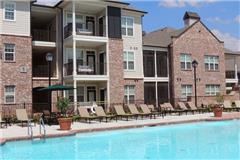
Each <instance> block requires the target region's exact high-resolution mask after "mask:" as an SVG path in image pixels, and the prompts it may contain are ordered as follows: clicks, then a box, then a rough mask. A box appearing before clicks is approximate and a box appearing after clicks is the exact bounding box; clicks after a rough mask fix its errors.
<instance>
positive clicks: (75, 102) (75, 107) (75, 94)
mask: <svg viewBox="0 0 240 160" xmlns="http://www.w3.org/2000/svg"><path fill="white" fill-rule="evenodd" d="M73 87H74V90H73V102H74V112H75V113H76V112H77V81H76V80H73Z"/></svg>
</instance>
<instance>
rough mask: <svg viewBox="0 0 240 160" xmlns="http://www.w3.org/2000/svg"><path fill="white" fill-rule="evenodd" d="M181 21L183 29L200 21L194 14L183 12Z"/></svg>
mask: <svg viewBox="0 0 240 160" xmlns="http://www.w3.org/2000/svg"><path fill="white" fill-rule="evenodd" d="M183 20H184V25H185V27H189V26H191V25H192V24H193V23H195V22H196V21H198V20H200V17H199V15H198V14H197V13H195V12H185V14H184V16H183Z"/></svg>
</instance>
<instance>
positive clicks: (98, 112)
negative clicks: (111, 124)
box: [94, 106, 117, 122]
mask: <svg viewBox="0 0 240 160" xmlns="http://www.w3.org/2000/svg"><path fill="white" fill-rule="evenodd" d="M94 109H95V112H96V115H97V116H98V117H102V118H105V119H106V122H107V121H108V119H109V120H111V119H113V118H116V116H115V115H107V114H106V113H105V111H104V110H103V108H102V107H100V106H98V107H94ZM116 121H117V118H116Z"/></svg>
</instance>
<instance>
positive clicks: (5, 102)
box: [4, 85, 16, 104]
mask: <svg viewBox="0 0 240 160" xmlns="http://www.w3.org/2000/svg"><path fill="white" fill-rule="evenodd" d="M8 86H13V87H14V93H13V94H6V87H8ZM8 95H11V96H14V101H13V102H7V101H6V96H8ZM15 103H16V86H15V85H6V86H4V104H15Z"/></svg>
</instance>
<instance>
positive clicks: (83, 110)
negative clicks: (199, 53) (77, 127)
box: [78, 107, 102, 123]
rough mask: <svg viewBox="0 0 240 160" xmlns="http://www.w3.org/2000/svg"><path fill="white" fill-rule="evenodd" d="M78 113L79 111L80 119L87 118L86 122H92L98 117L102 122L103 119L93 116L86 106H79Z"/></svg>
mask: <svg viewBox="0 0 240 160" xmlns="http://www.w3.org/2000/svg"><path fill="white" fill-rule="evenodd" d="M78 113H79V116H80V119H85V120H86V122H87V121H88V123H91V120H96V119H99V121H100V122H101V119H102V117H98V116H91V115H90V114H89V112H88V110H87V108H85V107H78Z"/></svg>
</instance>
